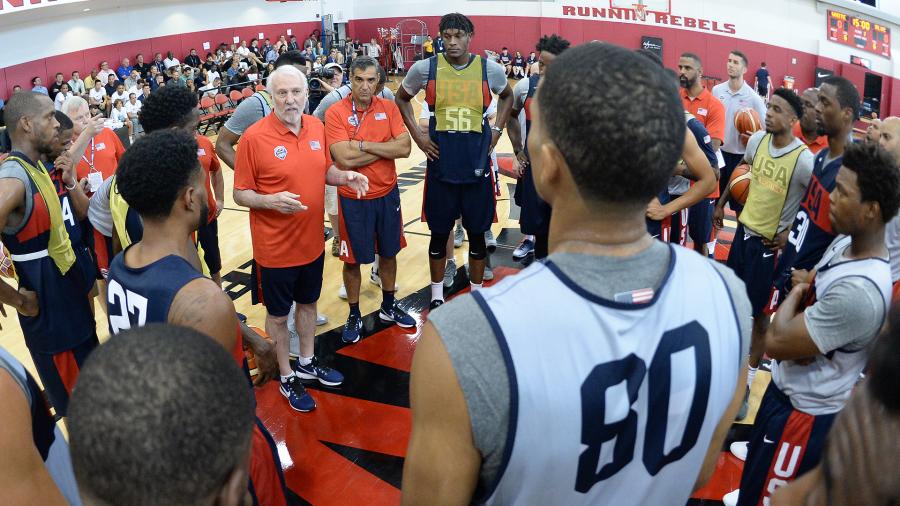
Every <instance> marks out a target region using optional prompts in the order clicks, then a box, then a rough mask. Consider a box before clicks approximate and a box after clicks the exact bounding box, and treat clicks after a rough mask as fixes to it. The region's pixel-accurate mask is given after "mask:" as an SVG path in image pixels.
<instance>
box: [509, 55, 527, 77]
mask: <svg viewBox="0 0 900 506" xmlns="http://www.w3.org/2000/svg"><path fill="white" fill-rule="evenodd" d="M512 67H513V77H517V78H519V79H521V78H523V77H525V58H523V57H522V53H521V52H519V51H516V57H515V58H513V61H512Z"/></svg>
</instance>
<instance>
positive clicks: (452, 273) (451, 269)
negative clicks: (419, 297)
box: [444, 258, 456, 288]
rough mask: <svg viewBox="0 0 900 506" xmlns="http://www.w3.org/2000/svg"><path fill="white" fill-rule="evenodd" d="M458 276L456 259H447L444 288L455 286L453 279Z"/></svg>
mask: <svg viewBox="0 0 900 506" xmlns="http://www.w3.org/2000/svg"><path fill="white" fill-rule="evenodd" d="M454 278H456V260H454V259H452V258H450V259H447V267H445V268H444V288H450V287H451V286H453V279H454Z"/></svg>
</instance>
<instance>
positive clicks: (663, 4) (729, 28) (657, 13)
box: [562, 0, 737, 35]
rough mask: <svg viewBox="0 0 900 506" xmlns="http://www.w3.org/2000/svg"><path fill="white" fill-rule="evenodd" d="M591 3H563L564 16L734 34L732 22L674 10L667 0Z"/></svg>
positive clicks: (613, 0)
mask: <svg viewBox="0 0 900 506" xmlns="http://www.w3.org/2000/svg"><path fill="white" fill-rule="evenodd" d="M597 4H600V5H598V6H594V5H566V4H563V5H562V15H563V17H564V18H569V17H572V18H593V19H599V20H610V21H616V22H623V21H624V22H636V23H648V24H653V25H660V26H670V27H675V28H687V29H690V30H698V31H704V32H711V33H721V34H725V35H735V34H736V33H737V29H736V28H735V25H734V24H733V23H724V22H722V21H718V20H712V19H704V18H698V17H693V16H685V15H681V14H677V13H673V12H672V9H671V2H670V1H669V0H610V2H609V4H608V5H609V7H607V6H606V5H605V4H603V3H601V2H597Z"/></svg>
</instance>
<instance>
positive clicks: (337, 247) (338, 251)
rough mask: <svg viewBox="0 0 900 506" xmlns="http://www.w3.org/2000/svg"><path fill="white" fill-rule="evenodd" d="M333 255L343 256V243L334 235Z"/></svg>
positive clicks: (332, 242) (332, 241)
mask: <svg viewBox="0 0 900 506" xmlns="http://www.w3.org/2000/svg"><path fill="white" fill-rule="evenodd" d="M331 256H333V257H337V256H341V243H340V241H338V237H337V236H334V239H332V240H331Z"/></svg>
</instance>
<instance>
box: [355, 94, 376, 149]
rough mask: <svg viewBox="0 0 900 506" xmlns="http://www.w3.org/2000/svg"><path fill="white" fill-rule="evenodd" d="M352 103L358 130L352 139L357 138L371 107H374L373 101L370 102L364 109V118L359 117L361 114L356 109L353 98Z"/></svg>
mask: <svg viewBox="0 0 900 506" xmlns="http://www.w3.org/2000/svg"><path fill="white" fill-rule="evenodd" d="M350 105H351V106H352V107H353V120H354V121H355V123H356V131H355V132H353V137H352V139H354V140H356V136H357V135H359V129H360V128H361V127H362V124H363V121H365V120H366V116H367V115H368V114H369V109H371V108H372V103H370V104H369V107H368V108H366V110H365V111H363V117H362V119H360V118H359V114H358V113H357V111H356V102H354V101H353V98H351V99H350Z"/></svg>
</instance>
